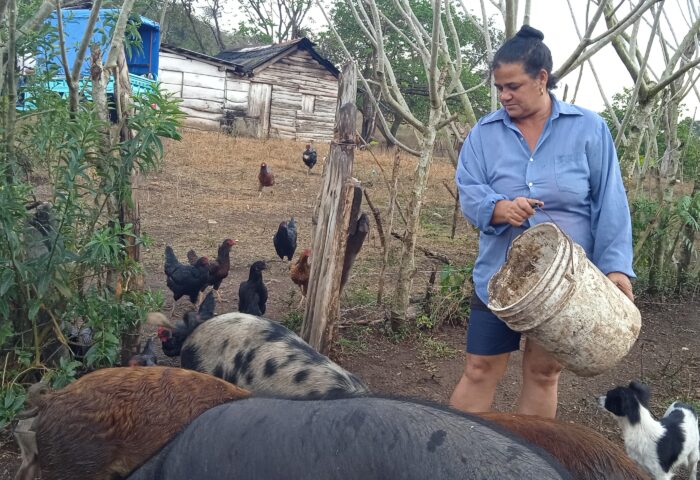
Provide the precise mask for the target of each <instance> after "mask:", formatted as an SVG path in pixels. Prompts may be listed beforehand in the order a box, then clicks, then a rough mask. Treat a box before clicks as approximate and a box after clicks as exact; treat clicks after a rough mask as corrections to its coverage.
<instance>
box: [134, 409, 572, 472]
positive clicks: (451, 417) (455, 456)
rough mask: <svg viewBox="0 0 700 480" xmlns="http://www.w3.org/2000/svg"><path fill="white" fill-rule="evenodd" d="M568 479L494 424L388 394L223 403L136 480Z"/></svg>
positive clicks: (552, 462) (186, 431)
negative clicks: (329, 398) (386, 395)
mask: <svg viewBox="0 0 700 480" xmlns="http://www.w3.org/2000/svg"><path fill="white" fill-rule="evenodd" d="M160 478H167V479H168V480H189V479H193V478H206V479H208V480H219V479H221V480H223V479H230V478H235V479H237V480H246V479H251V480H253V479H255V480H258V479H266V480H295V479H324V480H340V479H342V480H355V479H357V480H360V479H362V480H374V479H376V480H385V479H403V480H414V479H415V480H418V479H420V480H423V479H426V478H437V479H448V478H449V479H467V480H469V479H499V480H508V479H518V480H520V479H537V480H547V479H562V478H571V476H570V475H569V473H568V472H567V471H566V470H565V469H564V467H563V466H561V464H559V463H558V462H557V460H555V459H554V458H553V457H551V456H550V455H549V454H548V453H546V452H545V451H544V450H541V449H540V448H539V447H536V446H533V445H531V444H528V443H527V442H526V441H525V440H522V439H521V438H520V437H517V436H515V435H513V434H510V433H505V431H504V430H501V429H500V428H499V427H498V426H496V425H495V424H491V423H489V422H488V421H486V420H483V419H480V418H478V417H475V416H470V415H467V414H462V413H459V412H456V411H453V410H448V409H446V408H440V407H435V406H430V405H424V404H420V403H416V402H409V401H403V400H392V399H386V398H371V397H356V398H342V399H335V400H309V401H295V400H290V399H279V398H250V399H244V400H237V401H235V402H229V403H227V404H224V405H220V406H218V407H214V408H212V409H210V410H208V411H207V412H205V413H204V414H202V415H201V416H199V417H198V418H197V419H195V420H194V421H193V422H192V423H191V424H190V425H189V426H187V427H186V428H185V429H184V430H183V431H182V432H181V433H180V434H179V435H178V436H177V437H175V438H174V439H173V441H171V442H170V443H169V444H168V445H167V446H166V447H164V448H163V450H161V451H160V452H159V453H158V454H156V455H155V456H154V457H152V458H151V459H150V460H149V461H148V462H147V463H146V464H144V465H143V466H142V467H141V468H139V469H138V470H137V471H136V472H134V473H133V474H132V475H131V476H130V477H129V480H148V479H160Z"/></svg>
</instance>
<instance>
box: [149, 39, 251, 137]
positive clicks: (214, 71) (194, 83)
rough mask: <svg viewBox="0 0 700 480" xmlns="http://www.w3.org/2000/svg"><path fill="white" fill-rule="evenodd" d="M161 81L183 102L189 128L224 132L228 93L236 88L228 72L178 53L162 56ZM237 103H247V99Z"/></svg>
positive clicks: (181, 106) (167, 53)
mask: <svg viewBox="0 0 700 480" xmlns="http://www.w3.org/2000/svg"><path fill="white" fill-rule="evenodd" d="M158 80H159V81H160V82H161V84H162V85H163V87H164V88H165V89H166V90H168V91H170V92H173V93H175V94H176V96H177V97H179V98H181V99H182V103H181V104H180V108H181V109H182V111H183V112H185V113H186V114H187V118H186V119H185V125H187V126H190V127H195V128H202V129H206V130H218V129H219V128H220V123H221V119H222V116H223V111H224V107H225V105H226V97H227V95H226V93H227V91H228V89H229V88H233V86H230V85H229V83H230V81H229V78H228V77H227V74H226V72H225V71H224V70H221V69H219V67H218V66H216V65H211V64H209V63H206V62H202V61H199V60H192V59H189V58H186V57H185V56H183V55H180V54H177V53H170V52H161V53H160V66H159V71H158ZM237 83H240V82H238V81H237ZM239 89H240V88H239ZM237 100H238V101H241V102H245V103H247V99H242V98H239V99H237Z"/></svg>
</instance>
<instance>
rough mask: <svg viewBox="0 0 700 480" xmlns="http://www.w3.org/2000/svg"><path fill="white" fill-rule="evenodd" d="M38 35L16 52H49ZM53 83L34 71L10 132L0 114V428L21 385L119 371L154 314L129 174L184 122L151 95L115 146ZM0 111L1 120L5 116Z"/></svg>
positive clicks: (137, 106) (108, 131) (105, 126)
mask: <svg viewBox="0 0 700 480" xmlns="http://www.w3.org/2000/svg"><path fill="white" fill-rule="evenodd" d="M44 34H45V35H46V36H45V37H37V38H35V39H34V41H35V42H36V43H35V45H33V47H32V48H29V47H28V46H26V45H25V46H24V47H23V48H25V50H26V51H32V52H36V51H38V50H41V48H45V49H47V50H48V49H50V48H52V47H51V46H50V45H46V44H47V43H50V42H47V40H46V39H48V38H50V37H51V35H50V32H44ZM50 57H51V55H46V58H50ZM55 72H56V66H55V65H40V64H37V69H36V72H35V74H33V75H31V76H29V77H30V78H26V79H25V82H24V83H23V86H22V88H23V90H22V92H23V93H24V94H26V95H25V96H26V98H30V99H31V104H30V105H29V108H27V109H26V110H23V111H19V110H18V111H17V122H16V124H15V125H7V124H5V122H6V119H7V115H6V112H4V111H0V134H2V136H1V137H0V204H1V205H2V206H3V208H2V209H0V229H1V230H2V231H1V232H0V317H1V318H2V322H0V364H1V365H2V366H3V370H2V377H1V378H0V408H1V409H0V426H1V425H2V424H3V422H7V421H9V419H10V418H12V416H14V415H15V414H16V412H17V411H18V409H20V408H21V406H22V402H23V400H24V387H23V385H26V384H28V383H31V382H34V381H37V380H39V379H41V378H43V379H44V380H47V381H50V382H51V384H52V385H53V386H54V387H56V388H60V387H62V386H64V385H66V384H68V383H70V382H71V381H72V380H73V379H74V378H75V377H76V376H77V375H79V374H80V373H81V372H83V371H84V370H86V369H87V368H98V367H104V366H110V365H114V364H116V363H118V362H119V361H120V353H121V354H122V355H121V356H122V357H123V356H124V355H125V352H124V351H123V350H124V348H125V347H128V346H129V344H130V341H131V340H133V338H134V337H135V336H136V335H137V332H138V329H139V327H140V325H141V322H143V321H144V320H145V315H146V312H147V311H150V310H152V309H159V308H160V307H161V305H162V298H161V294H160V293H159V292H150V291H148V290H146V291H144V290H143V288H142V281H141V276H142V274H143V272H142V268H141V265H140V264H139V263H138V261H136V260H135V259H134V258H133V256H132V255H130V251H132V250H130V249H132V248H134V247H140V246H141V245H147V244H148V242H149V239H148V237H147V236H145V235H143V234H141V232H140V229H139V228H138V225H137V226H135V225H133V224H131V223H130V222H129V221H128V219H127V217H126V216H125V213H124V212H125V210H126V209H128V208H129V207H132V206H133V205H134V201H133V198H132V196H131V193H132V192H131V184H132V177H133V175H135V174H138V173H147V172H149V171H153V170H154V169H157V168H159V166H160V164H161V159H162V157H163V153H164V148H163V143H162V138H163V137H166V138H172V139H179V138H180V135H179V133H178V130H177V129H178V126H179V124H180V120H181V119H182V117H183V114H182V113H181V112H180V110H179V109H178V104H177V101H176V100H174V99H173V98H171V97H170V96H169V95H167V94H164V93H163V92H161V91H160V89H158V88H156V89H155V90H153V91H152V92H149V93H146V94H143V95H142V96H137V97H134V99H133V107H134V108H133V112H132V113H131V114H130V115H129V116H128V117H126V123H125V125H124V127H125V128H126V129H125V130H123V131H127V130H128V132H129V133H130V134H129V135H124V136H118V133H119V132H118V130H119V129H118V128H115V126H114V125H111V124H109V123H108V122H107V121H105V120H102V119H101V118H100V117H99V115H98V112H97V111H96V108H95V106H94V105H93V104H92V103H91V102H90V101H88V100H86V99H85V98H83V99H82V101H81V103H80V107H79V109H78V111H76V112H70V111H69V106H68V101H67V99H66V98H62V97H61V96H60V95H58V94H56V93H55V92H52V91H51V89H50V84H49V82H50V79H51V78H52V77H53V75H54V74H55ZM2 100H3V101H0V110H3V109H4V110H6V109H7V108H14V106H12V107H10V106H9V105H8V102H7V98H3V99H2ZM10 129H11V130H12V131H13V132H14V142H13V143H12V144H11V145H10V144H9V143H8V141H7V138H8V137H7V135H6V134H7V132H8V131H9V130H10ZM10 138H11V137H10ZM80 327H90V328H91V330H92V345H91V346H90V348H89V350H87V353H86V354H85V355H84V357H83V356H76V355H75V354H74V352H73V350H71V348H70V346H71V340H70V335H71V331H74V330H75V328H80Z"/></svg>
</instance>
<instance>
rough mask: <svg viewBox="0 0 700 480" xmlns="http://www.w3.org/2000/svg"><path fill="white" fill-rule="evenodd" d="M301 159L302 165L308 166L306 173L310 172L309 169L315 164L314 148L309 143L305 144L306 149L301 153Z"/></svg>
mask: <svg viewBox="0 0 700 480" xmlns="http://www.w3.org/2000/svg"><path fill="white" fill-rule="evenodd" d="M301 159H302V160H303V161H304V165H306V166H307V167H308V170H307V171H306V174H307V175H308V174H309V173H311V169H312V168H314V165H316V149H315V148H314V147H312V146H311V144H309V143H307V144H306V150H304V153H302V154H301Z"/></svg>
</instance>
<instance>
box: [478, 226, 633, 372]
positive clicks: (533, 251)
mask: <svg viewBox="0 0 700 480" xmlns="http://www.w3.org/2000/svg"><path fill="white" fill-rule="evenodd" d="M488 289H489V305H488V307H489V309H491V311H492V312H493V313H494V314H495V315H496V316H498V317H499V318H500V319H501V320H503V321H504V322H506V323H507V324H508V326H510V328H512V329H513V330H515V331H518V332H522V333H524V334H526V335H527V336H528V337H530V338H532V339H533V340H535V341H536V342H537V343H538V344H540V345H541V346H542V347H543V348H544V349H545V350H547V351H548V352H549V353H551V354H552V356H553V357H554V358H556V359H557V360H558V361H559V362H560V363H561V364H562V365H564V367H566V368H568V369H570V370H572V371H573V372H574V373H576V374H577V375H580V376H583V377H590V376H593V375H597V374H599V373H602V372H604V371H606V370H608V369H609V368H611V367H612V366H613V365H615V364H616V363H617V362H618V361H620V359H622V357H624V356H625V355H627V353H628V352H629V350H630V348H632V345H633V344H634V342H635V341H636V340H637V336H638V335H639V330H640V328H641V325H642V321H641V315H640V313H639V310H638V309H637V307H636V306H635V305H634V303H633V302H632V301H631V300H630V299H629V298H627V297H626V296H625V295H624V294H623V293H622V292H621V291H620V290H619V289H618V288H617V287H616V286H615V284H613V283H612V282H611V281H610V280H609V279H608V278H607V277H606V276H605V275H603V273H602V272H601V271H600V270H598V268H596V266H595V265H593V263H591V262H590V260H588V258H587V257H586V252H585V251H584V250H583V248H581V246H580V245H578V244H577V243H575V242H573V241H572V240H571V238H569V237H568V236H567V235H566V234H565V233H564V232H563V231H562V230H561V229H560V228H559V227H558V226H556V225H555V224H553V223H541V224H538V225H536V226H534V227H532V228H529V229H528V230H525V231H524V232H523V233H522V234H520V235H519V236H518V237H517V238H516V239H515V240H513V244H512V246H511V249H510V251H509V253H508V258H507V259H506V262H505V263H504V264H503V265H502V266H501V268H500V270H499V271H498V272H497V273H496V274H495V275H494V276H493V277H492V278H491V280H490V281H489V286H488Z"/></svg>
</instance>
